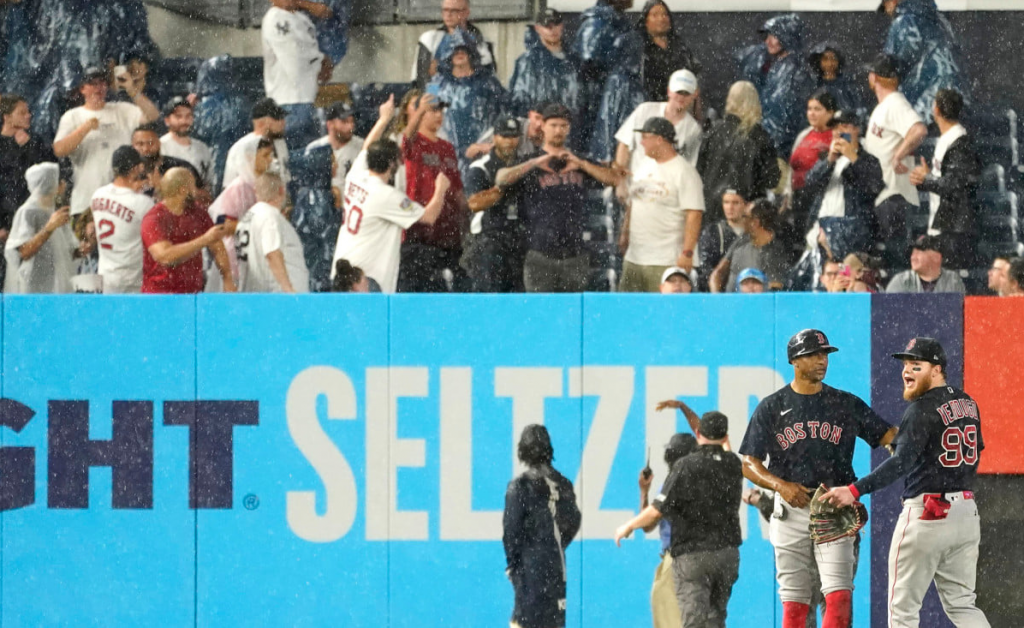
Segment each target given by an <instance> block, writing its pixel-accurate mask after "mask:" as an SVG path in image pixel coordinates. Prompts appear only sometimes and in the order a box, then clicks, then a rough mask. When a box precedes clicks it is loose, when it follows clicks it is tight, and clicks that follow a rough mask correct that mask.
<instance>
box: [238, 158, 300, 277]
mask: <svg viewBox="0 0 1024 628" xmlns="http://www.w3.org/2000/svg"><path fill="white" fill-rule="evenodd" d="M256 200H257V201H258V202H257V203H256V204H255V205H253V206H252V208H251V209H250V210H249V211H248V212H246V213H245V216H244V217H243V218H242V220H241V222H239V223H238V228H237V229H236V230H235V237H236V238H237V241H238V260H239V262H244V263H245V265H246V272H245V273H244V274H243V279H242V284H241V289H242V291H243V292H309V270H308V269H307V268H306V258H305V256H304V255H303V253H302V242H301V241H300V240H299V234H298V233H296V231H295V227H293V226H292V223H290V222H289V221H288V218H287V217H286V216H285V214H284V210H283V206H284V203H285V200H286V193H285V189H284V183H283V182H282V180H281V177H280V176H279V175H277V174H274V173H269V172H268V173H266V174H263V175H261V176H259V177H257V178H256Z"/></svg>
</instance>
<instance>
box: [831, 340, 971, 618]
mask: <svg viewBox="0 0 1024 628" xmlns="http://www.w3.org/2000/svg"><path fill="white" fill-rule="evenodd" d="M892 357H894V358H896V359H897V360H902V361H903V398H904V399H906V400H907V401H909V402H910V406H909V407H908V408H907V410H906V412H904V413H903V420H902V422H901V423H900V436H899V438H897V439H896V452H895V453H894V454H893V456H892V458H889V459H888V460H886V461H885V462H883V463H882V464H881V465H879V467H878V468H877V469H875V470H874V471H872V472H871V473H869V474H868V475H866V476H865V477H863V478H862V479H861V480H859V481H857V482H854V483H852V484H849V485H846V486H837V487H835V488H833V489H832V490H830V491H829V492H828V493H827V494H826V495H825V499H827V500H829V501H831V502H832V503H833V504H836V505H837V506H846V505H848V504H851V503H853V502H854V501H855V500H857V499H859V497H860V496H861V495H867V494H868V493H871V492H873V491H877V490H878V489H881V488H883V487H885V486H888V485H889V484H892V483H893V482H895V481H896V480H897V479H899V478H900V477H903V476H904V475H905V476H906V477H907V479H906V484H905V487H904V489H903V512H902V513H901V514H900V518H899V520H898V521H897V523H896V528H895V529H894V530H893V532H892V545H891V546H890V547H889V624H888V625H889V627H890V628H897V627H899V628H903V627H914V628H916V627H917V625H918V622H919V620H920V611H921V601H922V600H923V599H924V595H925V592H926V591H927V590H928V585H929V583H931V581H932V580H933V579H934V581H935V588H936V590H938V592H939V599H940V600H942V608H943V609H945V611H946V615H947V616H948V617H949V619H950V620H951V621H952V622H953V624H954V625H956V626H957V627H958V628H964V627H968V628H982V627H984V628H987V627H988V625H989V623H988V620H987V619H985V614H984V613H982V612H981V611H980V610H978V607H976V606H975V605H974V599H975V594H974V583H975V572H976V569H977V563H978V542H979V540H980V539H981V525H980V522H979V519H978V507H977V506H976V505H975V503H974V493H973V492H972V491H971V489H972V488H973V486H974V477H975V475H976V474H977V471H978V461H979V459H980V458H981V450H982V449H984V448H985V443H984V441H983V440H982V437H981V415H980V414H979V412H978V404H977V403H975V402H974V400H973V399H971V397H970V395H968V394H967V393H965V392H964V391H962V390H960V389H958V388H954V387H952V386H950V385H949V384H947V383H946V352H945V351H944V350H943V348H942V345H941V344H939V342H938V341H937V340H935V339H934V338H914V339H912V340H911V341H910V342H909V343H908V344H907V348H906V349H904V350H903V351H902V352H901V353H895V354H893V356H892Z"/></svg>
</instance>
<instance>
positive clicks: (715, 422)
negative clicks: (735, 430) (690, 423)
mask: <svg viewBox="0 0 1024 628" xmlns="http://www.w3.org/2000/svg"><path fill="white" fill-rule="evenodd" d="M698 429H699V430H700V435H701V436H703V437H704V438H706V439H708V440H721V439H723V438H725V437H726V436H728V435H729V417H727V416H725V415H724V414H722V413H721V412H718V411H717V410H712V411H711V412H705V413H704V416H702V417H700V427H699V428H698Z"/></svg>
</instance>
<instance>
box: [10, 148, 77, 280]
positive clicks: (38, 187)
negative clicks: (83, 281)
mask: <svg viewBox="0 0 1024 628" xmlns="http://www.w3.org/2000/svg"><path fill="white" fill-rule="evenodd" d="M25 181H26V183H28V191H29V197H28V200H27V201H25V204H23V205H22V206H21V207H19V208H18V211H17V212H15V214H14V221H13V223H12V224H11V234H10V235H9V236H8V238H7V245H6V246H5V248H4V258H5V259H6V261H7V276H6V277H5V278H4V292H6V293H7V294H31V293H42V294H60V293H65V292H71V277H72V276H73V275H74V274H75V264H74V260H73V256H74V253H75V250H76V249H77V248H78V243H77V242H75V236H74V234H73V233H71V227H69V226H68V220H69V219H70V213H69V210H68V208H67V207H61V208H60V209H57V206H56V199H57V194H58V192H59V190H60V167H59V166H58V165H57V164H55V163H53V162H43V163H41V164H36V165H34V166H32V167H30V168H29V169H28V170H26V171H25Z"/></svg>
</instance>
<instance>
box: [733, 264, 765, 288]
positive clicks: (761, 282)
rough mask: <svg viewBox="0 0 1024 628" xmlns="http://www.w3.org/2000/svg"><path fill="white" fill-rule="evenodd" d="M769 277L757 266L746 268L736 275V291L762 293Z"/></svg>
mask: <svg viewBox="0 0 1024 628" xmlns="http://www.w3.org/2000/svg"><path fill="white" fill-rule="evenodd" d="M766 283H768V278H767V277H765V274H764V273H763V272H761V270H760V269H757V268H744V269H743V270H742V271H740V274H739V275H736V292H738V293H740V294H760V293H762V292H764V291H765V284H766Z"/></svg>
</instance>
